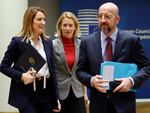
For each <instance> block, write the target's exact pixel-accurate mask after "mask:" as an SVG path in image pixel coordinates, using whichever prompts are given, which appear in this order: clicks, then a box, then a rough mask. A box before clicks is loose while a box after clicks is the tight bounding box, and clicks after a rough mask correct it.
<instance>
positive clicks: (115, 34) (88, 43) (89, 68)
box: [76, 2, 150, 113]
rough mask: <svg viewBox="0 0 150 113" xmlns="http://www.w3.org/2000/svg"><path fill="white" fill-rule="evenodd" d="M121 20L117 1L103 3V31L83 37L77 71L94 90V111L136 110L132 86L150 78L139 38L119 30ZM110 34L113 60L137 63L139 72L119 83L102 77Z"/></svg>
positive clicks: (122, 112)
mask: <svg viewBox="0 0 150 113" xmlns="http://www.w3.org/2000/svg"><path fill="white" fill-rule="evenodd" d="M119 20H120V17H119V9H118V7H117V6H116V5H115V4H114V3H111V2H109V3H104V4H102V5H101V6H100V8H99V12H98V21H99V27H100V30H101V31H99V32H96V33H93V34H91V35H89V36H88V37H87V38H83V39H82V40H81V46H80V56H79V62H78V67H77V71H76V73H77V77H78V79H79V80H80V81H81V82H82V83H83V84H85V85H86V86H87V87H88V88H90V89H91V98H90V112H91V113H136V110H135V92H132V91H129V90H130V88H131V87H133V88H135V89H136V88H138V87H140V86H141V84H142V83H143V82H144V81H145V80H146V79H147V78H149V77H150V61H149V60H148V59H147V58H146V57H145V55H144V50H143V48H142V46H141V45H140V40H139V38H138V37H137V36H136V35H133V34H128V33H126V32H124V31H121V30H120V29H118V28H117V24H118V23H119ZM107 37H109V38H110V40H111V41H110V42H111V45H112V46H111V47H112V56H111V58H110V59H109V60H111V61H113V62H121V63H135V64H137V65H138V69H139V71H138V72H137V73H135V74H134V75H133V76H131V77H129V78H122V79H119V80H118V81H117V82H116V81H112V82H109V81H108V80H102V79H101V78H102V76H100V75H99V73H100V65H101V63H103V62H104V61H106V60H107V52H106V51H107V50H106V49H105V47H106V46H107ZM108 54H109V55H110V53H108ZM107 82H108V83H109V86H110V88H114V89H113V90H106V89H105V88H104V87H103V83H107ZM114 86H116V87H114Z"/></svg>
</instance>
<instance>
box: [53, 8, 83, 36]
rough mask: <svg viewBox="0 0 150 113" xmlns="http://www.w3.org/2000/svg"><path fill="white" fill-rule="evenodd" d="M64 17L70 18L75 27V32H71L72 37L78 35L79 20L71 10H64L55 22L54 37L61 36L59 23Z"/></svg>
mask: <svg viewBox="0 0 150 113" xmlns="http://www.w3.org/2000/svg"><path fill="white" fill-rule="evenodd" d="M64 18H68V19H72V20H73V21H74V24H75V27H76V29H75V32H74V34H73V38H75V37H79V36H80V28H79V21H78V19H77V17H76V16H75V15H74V14H73V13H72V12H68V11H65V12H64V13H62V14H61V16H60V17H59V19H58V21H57V24H56V33H55V36H56V37H61V35H62V34H61V30H60V27H61V24H62V21H63V19H64Z"/></svg>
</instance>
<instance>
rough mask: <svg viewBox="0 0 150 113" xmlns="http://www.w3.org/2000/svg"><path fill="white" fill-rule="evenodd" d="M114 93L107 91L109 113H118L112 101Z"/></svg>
mask: <svg viewBox="0 0 150 113" xmlns="http://www.w3.org/2000/svg"><path fill="white" fill-rule="evenodd" d="M111 95H112V91H107V93H106V98H107V113H117V111H116V108H115V106H114V104H113V102H112V99H111Z"/></svg>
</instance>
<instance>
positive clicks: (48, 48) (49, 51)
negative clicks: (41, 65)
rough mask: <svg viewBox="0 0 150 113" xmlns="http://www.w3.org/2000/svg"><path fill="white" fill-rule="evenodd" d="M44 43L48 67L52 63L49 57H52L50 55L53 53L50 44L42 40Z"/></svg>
mask: <svg viewBox="0 0 150 113" xmlns="http://www.w3.org/2000/svg"><path fill="white" fill-rule="evenodd" d="M42 43H43V47H44V51H45V55H46V59H47V63H48V65H50V64H49V63H50V59H49V58H50V57H49V56H51V55H50V53H52V51H51V49H50V43H48V41H47V40H44V39H43V38H42Z"/></svg>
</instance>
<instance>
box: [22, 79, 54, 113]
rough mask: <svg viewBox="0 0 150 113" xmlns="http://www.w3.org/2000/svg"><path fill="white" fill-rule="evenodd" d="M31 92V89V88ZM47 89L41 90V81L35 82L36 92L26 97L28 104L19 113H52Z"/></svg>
mask: <svg viewBox="0 0 150 113" xmlns="http://www.w3.org/2000/svg"><path fill="white" fill-rule="evenodd" d="M31 90H32V91H33V88H32V87H31ZM49 95H50V94H49V91H48V87H47V88H46V89H43V80H41V81H36V91H35V92H34V91H33V93H32V94H30V95H29V96H28V99H29V100H28V103H27V104H26V106H25V107H24V108H23V109H19V112H20V113H52V105H51V100H50V97H49Z"/></svg>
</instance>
